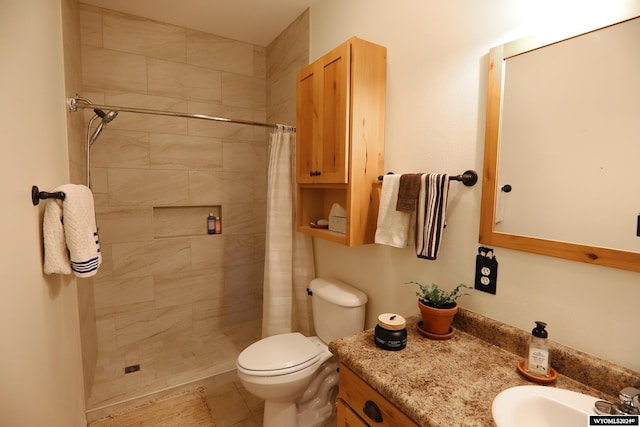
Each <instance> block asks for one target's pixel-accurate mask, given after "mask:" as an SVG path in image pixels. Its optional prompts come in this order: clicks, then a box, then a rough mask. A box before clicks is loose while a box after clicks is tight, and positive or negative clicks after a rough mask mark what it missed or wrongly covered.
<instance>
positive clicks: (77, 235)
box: [42, 184, 102, 277]
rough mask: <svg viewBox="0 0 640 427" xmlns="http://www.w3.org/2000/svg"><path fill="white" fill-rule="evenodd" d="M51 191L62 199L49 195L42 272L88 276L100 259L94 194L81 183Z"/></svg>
mask: <svg viewBox="0 0 640 427" xmlns="http://www.w3.org/2000/svg"><path fill="white" fill-rule="evenodd" d="M54 191H62V192H64V193H65V199H64V201H60V200H54V199H49V200H47V204H46V206H45V212H44V219H43V224H42V228H43V233H42V234H43V237H44V272H45V273H47V274H71V272H72V271H73V273H74V274H75V275H76V276H78V277H91V276H94V275H95V274H96V273H97V272H98V267H99V266H100V263H101V262H102V256H101V255H100V242H99V240H98V231H97V227H96V217H95V210H94V207H93V194H92V193H91V190H90V189H89V187H86V186H84V185H75V184H65V185H61V186H60V187H58V188H56V189H55V190H54Z"/></svg>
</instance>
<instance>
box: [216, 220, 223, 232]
mask: <svg viewBox="0 0 640 427" xmlns="http://www.w3.org/2000/svg"><path fill="white" fill-rule="evenodd" d="M216 234H222V218H220V217H216Z"/></svg>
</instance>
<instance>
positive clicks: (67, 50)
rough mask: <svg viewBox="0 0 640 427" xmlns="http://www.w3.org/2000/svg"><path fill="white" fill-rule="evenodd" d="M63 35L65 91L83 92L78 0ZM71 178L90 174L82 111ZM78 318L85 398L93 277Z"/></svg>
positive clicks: (73, 126) (68, 7)
mask: <svg viewBox="0 0 640 427" xmlns="http://www.w3.org/2000/svg"><path fill="white" fill-rule="evenodd" d="M62 17H63V20H62V38H63V46H64V79H65V94H66V96H67V97H73V96H75V95H76V94H77V93H80V92H82V64H81V58H80V7H79V5H78V2H77V0H63V1H62ZM67 140H68V152H69V158H68V161H69V182H72V183H74V184H85V181H86V175H87V161H86V145H87V141H86V134H85V126H84V119H83V116H82V114H81V113H78V112H71V111H69V112H67ZM76 289H77V294H78V320H79V324H80V344H81V349H82V372H83V378H84V391H85V399H86V398H87V397H88V396H89V392H90V390H91V385H92V383H93V376H94V373H95V368H96V361H97V357H98V337H97V330H96V313H95V303H94V293H93V277H90V278H85V279H78V286H77V288H76Z"/></svg>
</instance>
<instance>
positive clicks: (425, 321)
mask: <svg viewBox="0 0 640 427" xmlns="http://www.w3.org/2000/svg"><path fill="white" fill-rule="evenodd" d="M409 283H411V284H414V285H417V286H418V287H419V288H420V291H419V292H416V296H417V297H418V307H419V308H420V314H421V315H422V327H421V328H422V330H423V331H425V332H427V333H428V334H433V335H436V336H437V335H441V336H444V335H448V334H449V333H450V332H451V322H452V321H453V316H455V314H456V313H457V312H458V303H457V302H456V301H457V300H458V298H460V297H461V296H464V295H469V294H467V293H462V289H463V288H466V289H471V288H470V287H469V286H467V285H464V284H459V285H458V286H456V287H455V288H453V290H452V291H450V292H446V291H443V290H442V289H440V288H439V287H438V285H436V284H435V283H432V284H430V285H423V284H421V283H418V282H413V281H412V282H409Z"/></svg>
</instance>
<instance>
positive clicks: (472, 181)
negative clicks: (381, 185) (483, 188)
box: [378, 170, 478, 187]
mask: <svg viewBox="0 0 640 427" xmlns="http://www.w3.org/2000/svg"><path fill="white" fill-rule="evenodd" d="M387 175H393V172H389V173H388V174H387ZM382 178H383V177H382V176H379V177H378V180H379V181H382ZM449 180H452V181H461V182H462V183H463V184H464V185H466V186H467V187H473V186H474V185H476V182H478V174H477V172H476V171H474V170H468V171H465V172H464V173H463V174H460V175H451V176H449Z"/></svg>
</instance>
